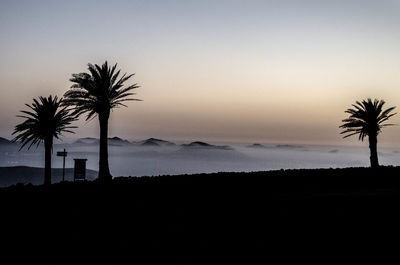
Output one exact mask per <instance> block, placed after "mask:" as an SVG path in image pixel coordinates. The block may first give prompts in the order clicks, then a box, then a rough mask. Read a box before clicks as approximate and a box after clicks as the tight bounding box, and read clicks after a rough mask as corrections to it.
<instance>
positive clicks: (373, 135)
mask: <svg viewBox="0 0 400 265" xmlns="http://www.w3.org/2000/svg"><path fill="white" fill-rule="evenodd" d="M384 104H385V101H383V100H377V99H375V100H374V101H372V100H371V99H370V98H369V99H367V100H363V101H362V102H359V101H356V104H352V106H353V108H352V109H348V110H346V111H345V113H348V114H350V116H349V117H348V118H347V119H344V120H342V122H343V124H342V125H341V126H340V128H342V129H344V131H342V132H341V134H345V136H344V137H343V138H346V137H349V136H352V135H357V134H358V139H359V140H361V141H363V140H364V138H365V136H368V141H369V149H370V153H371V155H370V162H371V167H373V168H376V167H379V162H378V151H377V143H378V134H379V133H380V132H381V130H382V128H383V127H387V126H392V125H394V124H383V123H384V122H386V121H387V120H388V119H389V118H390V117H392V116H393V115H395V114H396V113H391V112H392V111H393V110H394V109H395V108H396V107H390V108H388V109H385V110H383V108H382V107H383V105H384Z"/></svg>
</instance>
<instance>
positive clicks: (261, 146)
mask: <svg viewBox="0 0 400 265" xmlns="http://www.w3.org/2000/svg"><path fill="white" fill-rule="evenodd" d="M247 147H248V148H260V149H261V148H267V147H266V146H265V145H263V144H257V143H255V144H251V145H248V146H247Z"/></svg>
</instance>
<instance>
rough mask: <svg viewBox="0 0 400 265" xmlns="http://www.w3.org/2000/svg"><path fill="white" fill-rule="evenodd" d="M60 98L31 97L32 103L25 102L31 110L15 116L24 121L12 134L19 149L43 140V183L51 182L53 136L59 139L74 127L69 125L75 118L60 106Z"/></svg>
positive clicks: (37, 144) (65, 108)
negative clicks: (18, 144)
mask: <svg viewBox="0 0 400 265" xmlns="http://www.w3.org/2000/svg"><path fill="white" fill-rule="evenodd" d="M61 103H62V99H60V100H58V98H57V96H55V97H54V98H53V97H52V96H49V97H48V98H46V97H39V100H37V99H33V103H32V105H28V104H25V105H26V106H27V107H29V108H30V109H31V110H30V111H26V110H21V112H22V113H23V114H24V115H18V116H17V117H21V118H24V119H25V121H24V122H22V123H20V124H18V125H16V126H15V129H14V132H13V135H14V134H16V136H15V138H14V139H13V141H14V142H16V141H18V142H20V144H21V147H20V149H19V150H21V149H22V148H23V147H24V146H25V145H27V144H29V143H30V145H29V147H28V149H30V148H31V147H32V145H35V144H36V147H38V146H39V144H40V143H41V142H42V141H43V142H44V150H45V170H44V184H45V185H49V184H51V151H52V147H53V137H56V138H57V139H59V136H60V135H61V133H63V132H69V133H73V132H72V131H70V130H69V129H72V128H76V127H75V126H69V125H70V124H71V122H73V121H75V120H76V118H75V117H74V116H73V115H71V114H70V112H69V110H68V109H67V107H62V106H61Z"/></svg>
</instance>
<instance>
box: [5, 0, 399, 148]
mask: <svg viewBox="0 0 400 265" xmlns="http://www.w3.org/2000/svg"><path fill="white" fill-rule="evenodd" d="M399 14H400V1H393V0H376V1H368V0H362V1H361V0H345V1H334V0H329V1H324V0H315V1H311V0H310V1H301V0H292V1H285V0H279V1H265V0H264V1H250V0H243V1H225V0H221V1H215V0H214V1H211V0H203V1H188V0H182V1H168V0H159V1H151V0H144V1H122V0H120V1H116V0H114V1H83V0H80V1H49V0H48V1H40V0H37V1H18V0H11V1H8V0H0V38H1V41H0V58H1V59H0V88H1V91H2V96H1V98H0V136H2V137H6V138H11V132H12V131H13V128H14V126H15V125H16V124H17V123H18V122H21V119H19V118H16V117H15V116H16V115H17V114H18V111H19V110H21V109H24V108H25V107H24V104H25V103H31V102H32V98H33V97H37V96H48V95H50V94H52V95H59V96H62V95H63V94H64V93H65V91H67V89H68V88H69V87H70V86H71V83H70V82H69V78H70V77H71V74H72V73H78V72H83V71H86V70H87V63H89V62H90V63H97V64H102V63H103V62H104V61H105V60H108V61H109V63H111V64H113V63H116V62H118V65H119V68H121V69H122V71H123V72H128V73H135V76H134V78H133V79H132V80H131V83H138V84H139V85H140V86H141V87H140V88H138V89H137V90H136V92H137V97H138V98H140V99H142V100H143V101H142V102H131V103H128V104H129V107H128V108H121V109H117V110H115V111H114V112H113V113H112V117H111V121H110V135H111V136H114V135H117V136H120V137H123V138H127V139H130V140H133V139H143V138H148V137H159V138H164V139H171V140H179V139H181V140H204V141H241V142H291V143H292V142H300V143H316V144H343V145H347V144H358V143H357V142H358V140H357V138H355V137H354V138H348V139H344V140H343V139H341V136H340V135H339V132H340V129H339V128H338V126H339V125H340V124H341V120H342V119H343V118H345V117H346V114H345V113H344V110H345V109H347V108H349V107H350V106H351V104H352V103H354V102H355V101H356V100H362V99H365V98H368V97H372V98H375V97H376V98H378V99H384V100H385V101H386V102H387V105H386V106H387V107H390V106H400V30H399V29H400V16H399ZM131 83H128V84H131ZM83 120H84V119H83V118H82V121H80V122H77V123H76V125H78V126H80V127H79V129H77V130H76V135H72V136H71V135H66V136H67V138H69V137H85V136H93V137H98V122H97V120H93V121H91V122H89V123H85V122H84V121H83ZM392 122H394V123H397V124H400V115H397V117H394V118H393V119H392ZM378 140H379V141H380V143H381V144H383V145H390V146H393V145H394V146H400V144H399V143H400V127H399V126H397V127H391V128H386V129H385V130H384V131H383V134H381V135H380V137H379V139H378ZM364 144H366V143H364Z"/></svg>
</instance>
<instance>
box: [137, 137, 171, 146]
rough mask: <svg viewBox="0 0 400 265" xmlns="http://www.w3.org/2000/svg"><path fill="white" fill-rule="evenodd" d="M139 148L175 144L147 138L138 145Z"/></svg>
mask: <svg viewBox="0 0 400 265" xmlns="http://www.w3.org/2000/svg"><path fill="white" fill-rule="evenodd" d="M140 145H141V146H175V145H176V144H175V143H173V142H170V141H165V140H162V139H157V138H149V139H147V140H144V141H143V142H141V143H140Z"/></svg>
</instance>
